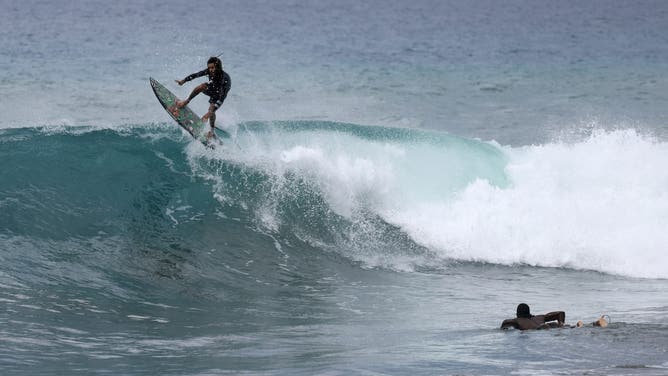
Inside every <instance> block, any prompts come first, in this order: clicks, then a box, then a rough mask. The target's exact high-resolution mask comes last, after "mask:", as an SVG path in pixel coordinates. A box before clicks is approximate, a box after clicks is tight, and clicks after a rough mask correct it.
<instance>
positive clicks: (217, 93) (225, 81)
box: [175, 57, 232, 138]
mask: <svg viewBox="0 0 668 376" xmlns="http://www.w3.org/2000/svg"><path fill="white" fill-rule="evenodd" d="M205 75H208V76H209V82H205V83H202V84H200V85H197V87H195V89H193V91H192V93H190V96H188V98H187V99H185V100H182V101H177V102H176V104H175V105H176V108H183V107H185V106H187V105H188V103H190V101H191V100H192V99H193V98H195V97H196V96H197V94H199V93H202V92H203V93H204V94H206V95H208V96H209V111H208V112H207V113H206V114H204V116H202V121H203V122H206V121H207V120H209V124H210V125H211V131H209V133H208V134H207V138H211V137H216V132H214V129H215V128H216V110H218V109H219V108H220V106H222V105H223V102H224V101H225V98H226V97H227V93H228V92H229V91H230V87H231V86H232V80H231V79H230V75H229V74H227V72H225V71H224V70H223V63H222V61H220V59H219V58H217V57H210V58H209V60H208V61H207V63H206V69H204V70H201V71H199V72H195V73H193V74H191V75H189V76H188V77H186V78H184V79H182V80H175V81H176V83H177V84H179V86H182V85H183V84H184V83H186V82H188V81H191V80H193V79H195V78H198V77H202V76H205Z"/></svg>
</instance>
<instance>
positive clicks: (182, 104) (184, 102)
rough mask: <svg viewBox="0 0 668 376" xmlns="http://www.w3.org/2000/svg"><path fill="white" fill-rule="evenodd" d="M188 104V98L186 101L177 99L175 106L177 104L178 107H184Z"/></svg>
mask: <svg viewBox="0 0 668 376" xmlns="http://www.w3.org/2000/svg"><path fill="white" fill-rule="evenodd" d="M186 105H188V100H187V99H186V100H184V101H176V103H175V104H174V106H176V108H183V107H185V106H186Z"/></svg>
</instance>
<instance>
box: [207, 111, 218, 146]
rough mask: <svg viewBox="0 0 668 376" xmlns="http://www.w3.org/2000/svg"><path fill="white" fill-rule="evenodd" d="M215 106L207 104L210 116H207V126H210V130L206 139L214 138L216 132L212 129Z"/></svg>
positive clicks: (214, 124) (214, 120)
mask: <svg viewBox="0 0 668 376" xmlns="http://www.w3.org/2000/svg"><path fill="white" fill-rule="evenodd" d="M215 111H216V106H215V105H214V104H213V103H211V104H209V112H210V113H211V116H209V125H211V130H210V131H209V134H208V135H207V137H208V138H211V137H216V131H214V129H215V128H216V112H215Z"/></svg>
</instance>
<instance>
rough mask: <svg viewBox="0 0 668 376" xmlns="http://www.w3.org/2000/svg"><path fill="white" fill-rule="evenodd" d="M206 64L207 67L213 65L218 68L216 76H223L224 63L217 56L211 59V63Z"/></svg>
mask: <svg viewBox="0 0 668 376" xmlns="http://www.w3.org/2000/svg"><path fill="white" fill-rule="evenodd" d="M206 64H207V65H209V64H213V65H214V67H216V73H215V75H216V76H222V75H223V62H222V61H220V59H219V58H217V57H215V56H211V57H210V58H209V61H207V62H206Z"/></svg>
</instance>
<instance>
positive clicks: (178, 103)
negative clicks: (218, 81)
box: [176, 83, 208, 108]
mask: <svg viewBox="0 0 668 376" xmlns="http://www.w3.org/2000/svg"><path fill="white" fill-rule="evenodd" d="M207 87H208V85H207V84H206V83H203V84H200V85H197V86H196V87H195V88H194V89H193V91H192V93H190V95H189V96H188V99H186V100H183V101H176V107H177V108H183V107H185V106H187V105H188V103H190V101H191V100H192V99H193V98H195V97H196V96H197V94H199V93H201V92H203V91H204V90H206V89H207Z"/></svg>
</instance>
